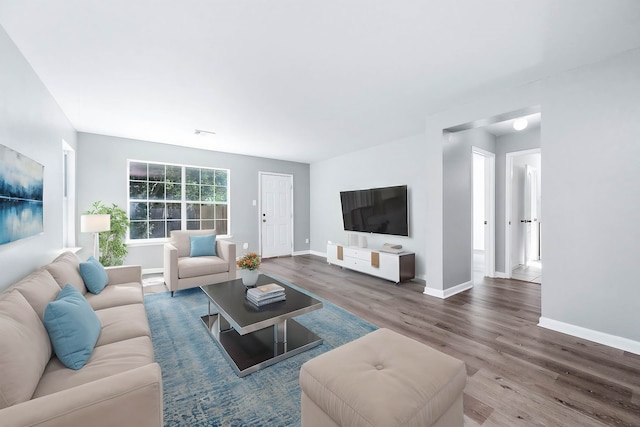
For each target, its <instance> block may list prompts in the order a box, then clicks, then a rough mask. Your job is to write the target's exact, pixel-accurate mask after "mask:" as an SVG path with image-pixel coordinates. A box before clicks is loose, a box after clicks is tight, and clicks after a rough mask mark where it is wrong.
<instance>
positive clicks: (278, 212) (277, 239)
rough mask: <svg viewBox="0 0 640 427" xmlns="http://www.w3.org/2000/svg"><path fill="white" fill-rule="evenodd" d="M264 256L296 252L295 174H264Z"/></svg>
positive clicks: (261, 206)
mask: <svg viewBox="0 0 640 427" xmlns="http://www.w3.org/2000/svg"><path fill="white" fill-rule="evenodd" d="M260 189H261V197H260V229H261V232H260V237H261V238H260V242H261V256H262V257H263V258H270V257H276V256H282V255H291V254H292V253H293V176H292V175H283V174H271V173H261V174H260Z"/></svg>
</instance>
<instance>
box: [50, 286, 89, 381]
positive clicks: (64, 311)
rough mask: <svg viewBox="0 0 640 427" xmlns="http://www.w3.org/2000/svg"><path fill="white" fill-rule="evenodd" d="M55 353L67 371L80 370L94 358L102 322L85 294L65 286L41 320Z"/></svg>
mask: <svg viewBox="0 0 640 427" xmlns="http://www.w3.org/2000/svg"><path fill="white" fill-rule="evenodd" d="M42 321H43V323H44V326H45V328H46V329H47V332H48V333H49V339H51V345H52V346H53V351H54V352H55V353H56V356H58V359H60V361H61V362H62V364H63V365H64V366H66V367H67V368H71V369H74V370H78V369H80V368H82V367H83V366H84V365H85V364H86V363H87V360H89V357H91V353H92V352H93V347H94V346H95V345H96V342H97V341H98V336H99V335H100V329H101V328H102V325H101V324H100V319H98V316H97V315H96V313H95V311H93V308H91V306H90V305H89V303H88V302H87V300H86V299H85V298H84V296H82V294H81V293H80V292H79V291H78V290H77V289H76V288H74V287H73V285H67V286H65V287H64V288H63V289H62V290H61V291H60V293H59V294H58V297H57V298H56V300H55V301H51V302H50V303H48V304H47V307H46V308H45V309H44V316H43V319H42Z"/></svg>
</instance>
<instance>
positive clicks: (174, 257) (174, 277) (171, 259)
mask: <svg viewBox="0 0 640 427" xmlns="http://www.w3.org/2000/svg"><path fill="white" fill-rule="evenodd" d="M162 271H163V274H162V275H163V276H164V283H166V284H167V288H169V290H170V291H177V290H178V248H176V247H175V246H174V245H172V244H171V243H165V244H164V264H163V267H162Z"/></svg>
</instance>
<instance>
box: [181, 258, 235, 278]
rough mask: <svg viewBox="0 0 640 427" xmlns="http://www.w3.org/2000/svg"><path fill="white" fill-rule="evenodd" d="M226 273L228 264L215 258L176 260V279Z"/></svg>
mask: <svg viewBox="0 0 640 427" xmlns="http://www.w3.org/2000/svg"><path fill="white" fill-rule="evenodd" d="M227 271H229V263H228V262H226V261H225V260H223V259H221V258H218V257H215V256H202V257H195V258H191V257H184V258H178V278H180V279H186V278H188V277H197V276H206V275H207V274H217V273H226V272H227Z"/></svg>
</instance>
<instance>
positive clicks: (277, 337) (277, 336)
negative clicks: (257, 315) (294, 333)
mask: <svg viewBox="0 0 640 427" xmlns="http://www.w3.org/2000/svg"><path fill="white" fill-rule="evenodd" d="M278 344H282V347H283V350H282V352H283V353H286V352H287V319H284V320H283V321H281V322H278V323H276V324H275V325H273V355H274V356H277V355H278V354H279V351H278V350H279V348H280V346H279V345H278Z"/></svg>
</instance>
